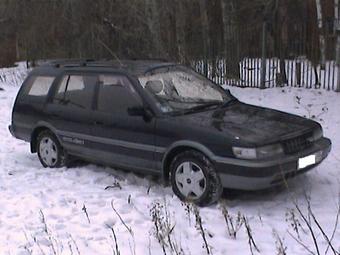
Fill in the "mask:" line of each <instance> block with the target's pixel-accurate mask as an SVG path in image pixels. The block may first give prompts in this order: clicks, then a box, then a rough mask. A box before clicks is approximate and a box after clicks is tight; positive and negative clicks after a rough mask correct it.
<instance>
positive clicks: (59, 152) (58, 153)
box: [37, 130, 67, 168]
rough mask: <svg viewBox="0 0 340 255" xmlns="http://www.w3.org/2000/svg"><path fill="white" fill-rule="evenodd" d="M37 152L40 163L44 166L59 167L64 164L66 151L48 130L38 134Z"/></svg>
mask: <svg viewBox="0 0 340 255" xmlns="http://www.w3.org/2000/svg"><path fill="white" fill-rule="evenodd" d="M37 152H38V157H39V160H40V163H41V164H42V165H43V166H44V167H46V168H47V167H48V168H60V167H63V166H65V165H66V158H67V154H66V151H65V150H64V149H63V147H62V146H61V145H60V143H59V141H58V139H57V137H56V136H55V135H54V134H53V133H52V132H51V131H49V130H45V131H42V132H41V133H40V134H39V135H38V138H37Z"/></svg>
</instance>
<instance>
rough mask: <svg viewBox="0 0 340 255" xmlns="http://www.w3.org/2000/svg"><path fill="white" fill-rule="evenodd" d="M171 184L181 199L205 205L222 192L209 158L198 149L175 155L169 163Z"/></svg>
mask: <svg viewBox="0 0 340 255" xmlns="http://www.w3.org/2000/svg"><path fill="white" fill-rule="evenodd" d="M170 171H171V185H172V189H173V191H174V193H175V194H176V195H177V196H178V197H179V198H180V199H181V200H183V201H191V202H193V203H195V204H197V205H200V206H205V205H209V204H212V203H214V202H216V201H217V200H218V199H219V198H220V196H221V194H222V190H223V189H222V185H221V181H220V178H219V176H218V174H217V173H216V171H215V169H214V167H213V165H212V163H211V162H210V160H209V159H208V158H207V157H206V156H205V155H204V154H202V153H200V152H198V151H186V152H183V153H181V154H179V155H177V156H176V157H175V158H174V159H173V161H172V163H171V165H170Z"/></svg>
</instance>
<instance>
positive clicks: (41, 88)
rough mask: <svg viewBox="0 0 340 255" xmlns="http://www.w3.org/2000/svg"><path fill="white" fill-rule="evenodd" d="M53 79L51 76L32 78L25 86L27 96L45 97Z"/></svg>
mask: <svg viewBox="0 0 340 255" xmlns="http://www.w3.org/2000/svg"><path fill="white" fill-rule="evenodd" d="M54 79H55V77H53V76H32V77H31V78H30V80H29V83H28V85H27V91H28V93H27V95H29V96H38V97H39V96H46V95H47V94H48V91H49V90H50V88H51V86H52V83H53V81H54Z"/></svg>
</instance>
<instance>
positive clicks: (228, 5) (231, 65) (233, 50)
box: [221, 0, 240, 79]
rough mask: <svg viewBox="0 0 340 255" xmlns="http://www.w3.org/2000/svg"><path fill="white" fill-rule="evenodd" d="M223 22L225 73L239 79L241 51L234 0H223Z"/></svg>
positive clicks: (228, 76)
mask: <svg viewBox="0 0 340 255" xmlns="http://www.w3.org/2000/svg"><path fill="white" fill-rule="evenodd" d="M221 6H222V8H221V11H222V22H223V41H224V57H225V59H226V63H227V65H226V70H225V74H226V77H227V78H231V79H239V78H240V70H239V61H240V59H239V52H238V47H239V45H238V35H237V29H236V22H235V20H234V19H235V17H234V14H233V13H234V12H235V8H234V3H233V0H221Z"/></svg>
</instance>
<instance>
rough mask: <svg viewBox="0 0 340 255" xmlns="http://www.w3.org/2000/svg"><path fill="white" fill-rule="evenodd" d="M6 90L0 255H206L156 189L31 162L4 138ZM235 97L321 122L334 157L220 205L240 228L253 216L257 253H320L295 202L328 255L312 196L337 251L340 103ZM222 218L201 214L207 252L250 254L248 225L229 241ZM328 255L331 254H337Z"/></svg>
mask: <svg viewBox="0 0 340 255" xmlns="http://www.w3.org/2000/svg"><path fill="white" fill-rule="evenodd" d="M0 87H3V88H4V89H5V91H0V109H1V114H0V255H2V254H20V255H24V254H58V255H59V254H82V255H83V254H89V255H92V254H96V255H97V254H98V255H102V254H103V255H104V254H117V253H116V251H117V250H119V251H120V254H121V255H129V254H136V255H144V254H153V255H158V254H164V252H163V250H162V245H161V244H163V246H164V247H165V252H166V254H192V255H196V254H208V250H207V247H205V246H204V241H203V237H202V235H201V231H200V228H199V225H198V224H196V216H197V212H196V214H195V208H192V207H190V206H186V205H184V204H182V203H181V202H180V201H179V200H178V199H177V197H176V196H174V194H173V192H172V191H171V188H170V187H166V188H164V187H163V186H162V185H160V184H158V183H159V181H157V180H155V179H153V178H151V177H140V176H136V175H134V174H132V173H125V172H122V171H118V170H113V169H110V168H105V167H100V166H95V165H81V166H76V167H72V168H68V169H67V168H62V169H53V170H52V169H45V168H43V167H42V166H41V165H40V163H39V161H38V159H37V156H36V155H34V154H33V155H32V154H30V152H29V145H28V144H27V143H24V142H22V141H19V140H16V139H14V138H13V137H11V135H10V134H9V132H8V129H7V126H8V124H9V123H10V119H11V108H12V104H13V100H14V99H15V96H16V93H17V91H18V89H19V87H18V86H14V85H13V84H9V83H1V81H0ZM231 91H232V93H233V94H234V95H235V96H237V97H238V98H239V99H240V100H242V101H245V102H249V103H253V104H256V105H263V106H268V107H272V108H276V109H280V110H284V111H288V112H292V113H296V114H299V115H306V116H307V117H313V118H316V119H317V120H318V121H320V122H321V123H322V125H323V127H324V133H325V135H326V136H327V137H330V138H331V139H332V142H333V150H332V152H331V154H330V155H329V157H328V158H327V159H326V160H325V161H324V162H323V164H321V165H320V166H318V167H317V168H316V169H314V170H313V171H311V172H309V173H308V174H306V175H303V176H300V177H298V178H296V179H294V180H292V181H290V182H289V191H288V190H287V189H281V190H272V191H265V192H255V193H254V192H252V193H236V194H235V193H233V195H232V196H230V195H229V196H228V194H227V193H228V192H226V194H225V195H224V197H223V203H224V204H225V208H226V210H227V211H228V215H229V220H232V221H233V222H234V226H235V225H237V223H236V222H237V215H238V214H240V215H241V216H245V217H246V219H247V223H248V225H249V227H250V229H251V233H252V237H253V239H254V241H255V244H256V246H257V247H258V249H259V252H260V254H294V255H295V254H308V251H307V250H306V249H310V250H311V251H312V252H314V253H315V254H317V252H316V248H315V245H314V243H313V239H312V236H311V234H310V232H309V229H308V227H307V226H306V224H305V223H304V222H303V219H302V218H301V217H300V216H299V213H298V211H297V209H296V208H295V205H294V201H296V203H297V204H298V205H299V208H301V210H302V212H303V214H304V215H306V217H307V220H309V221H310V222H311V225H312V229H313V232H314V234H315V238H316V240H317V243H318V248H319V250H320V254H325V250H326V249H327V246H328V242H327V241H326V240H325V238H324V236H323V235H322V234H321V232H320V231H319V229H318V227H317V225H316V224H315V222H314V221H313V217H311V215H310V217H308V210H307V202H306V194H307V196H308V197H310V205H311V210H312V211H313V213H314V215H315V217H316V219H317V221H318V223H319V224H320V225H321V227H322V229H323V231H325V234H326V235H327V236H328V238H329V239H331V240H332V244H333V247H334V249H336V250H337V251H340V223H339V225H338V226H337V227H336V226H335V223H336V215H337V211H338V207H339V193H340V153H339V152H340V135H339V130H340V94H336V93H334V92H326V91H322V90H302V89H293V88H277V89H268V90H257V89H240V88H231ZM222 211H223V210H222V203H219V204H216V205H213V206H210V207H207V208H199V216H200V218H201V220H202V227H203V230H204V234H205V238H206V242H207V243H208V249H209V253H211V254H215V255H218V254H251V250H250V245H249V235H248V234H247V228H246V227H245V224H242V226H241V228H240V229H239V231H238V232H237V236H236V238H233V237H230V235H229V234H228V230H227V229H228V228H227V224H226V221H225V218H224V215H223V213H222ZM157 215H159V216H160V217H158V220H155V218H157V217H155V216H157ZM195 215H196V216H195ZM153 216H154V217H153ZM152 219H154V220H152ZM339 221H340V219H339ZM155 222H157V226H158V227H159V228H160V232H161V234H162V233H163V234H164V235H165V236H166V238H165V239H164V240H163V242H162V241H161V242H159V241H158V240H157V238H156V235H155V233H156V231H155ZM299 224H301V225H299ZM294 226H296V227H294ZM334 229H335V230H334ZM112 230H113V231H112ZM333 230H334V231H333ZM113 232H114V235H113ZM167 236H169V237H170V241H171V243H172V248H173V250H177V251H178V252H177V253H176V252H175V251H172V249H171V247H170V245H169V238H168V237H167ZM278 237H279V238H278ZM294 238H295V239H296V240H294ZM159 239H162V238H161V237H160V235H159ZM279 239H280V240H281V241H282V245H280V240H279ZM115 240H116V241H115ZM299 242H300V243H299ZM303 245H305V246H306V248H304V247H303ZM176 247H177V248H176ZM280 247H281V249H283V250H284V248H285V247H286V248H287V250H286V253H283V252H282V253H279V250H280ZM253 252H254V254H258V252H257V251H256V249H255V248H254V247H253ZM328 254H334V252H333V251H332V249H331V248H329V249H328Z"/></svg>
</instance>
